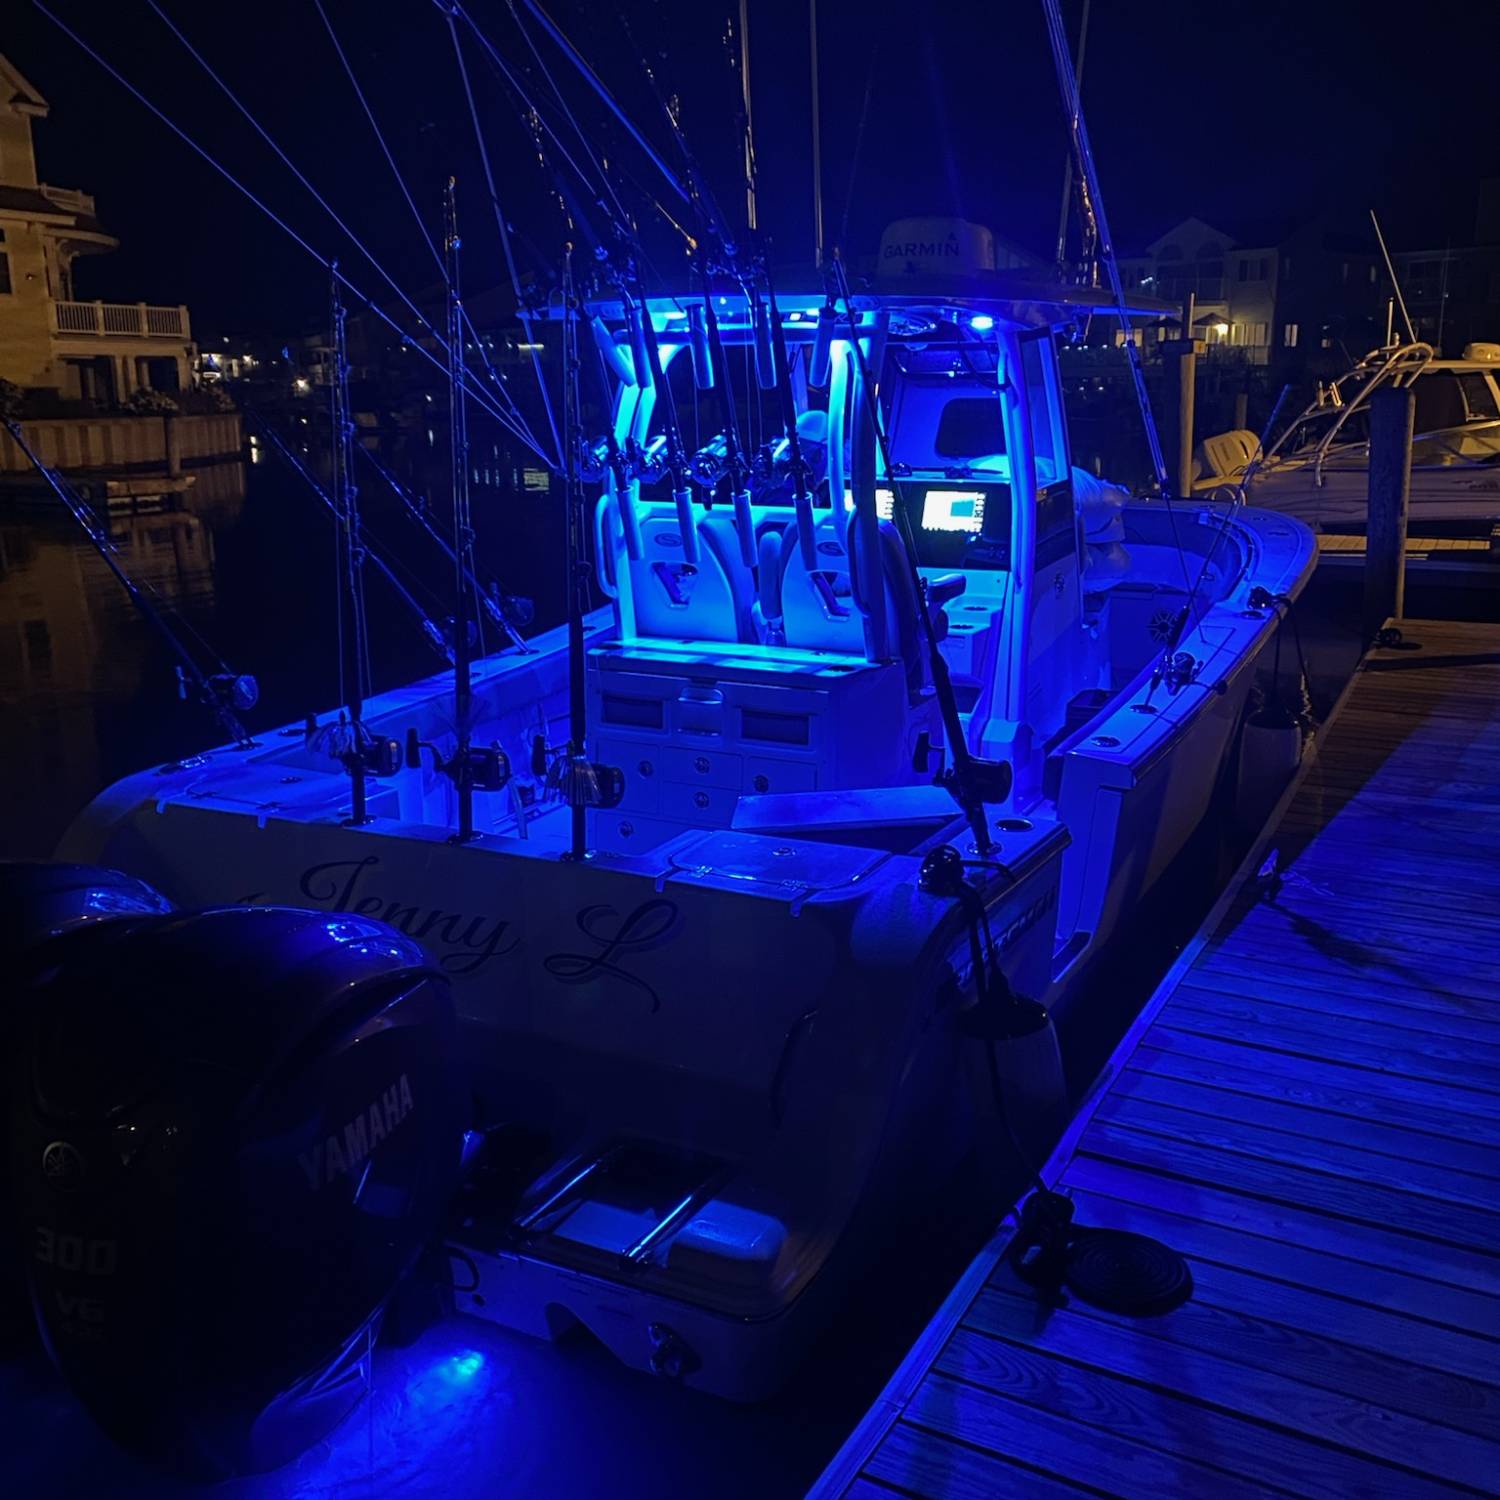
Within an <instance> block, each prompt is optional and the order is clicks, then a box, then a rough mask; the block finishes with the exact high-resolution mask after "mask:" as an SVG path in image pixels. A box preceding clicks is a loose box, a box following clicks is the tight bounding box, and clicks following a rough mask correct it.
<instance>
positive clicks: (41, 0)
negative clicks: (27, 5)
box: [32, 0, 547, 463]
mask: <svg viewBox="0 0 1500 1500" xmlns="http://www.w3.org/2000/svg"><path fill="white" fill-rule="evenodd" d="M32 5H33V6H34V7H35V8H36V10H38V11H39V12H40V13H41V14H42V15H43V16H45V17H46V18H47V20H49V21H51V22H52V24H53V25H54V26H56V27H57V29H58V30H59V31H61V32H62V33H63V35H64V36H66V37H67V38H68V39H69V40H70V41H71V42H73V44H74V45H75V46H76V47H78V49H79V50H80V51H81V52H83V53H84V54H85V55H86V56H88V57H89V58H91V59H92V60H93V61H94V62H95V63H96V64H98V66H99V67H101V68H102V69H103V70H104V71H105V72H106V73H107V74H109V76H110V77H111V78H113V79H114V81H115V82H116V83H118V84H119V85H120V87H121V88H123V89H124V90H125V91H126V93H128V94H129V95H130V96H131V97H132V98H133V99H135V101H136V102H137V103H138V104H140V105H142V106H143V107H144V108H145V109H146V110H148V111H149V112H150V113H151V114H152V115H154V116H155V117H156V119H158V120H159V121H160V122H161V123H162V124H163V125H165V126H166V127H167V129H168V130H170V131H171V132H172V134H173V135H175V136H176V137H177V138H178V140H180V141H181V142H182V143H183V144H184V145H185V146H187V147H189V148H190V149H191V150H192V151H194V152H195V153H196V154H197V155H198V156H200V157H202V158H203V160H204V161H206V162H207V163H208V165H209V166H211V167H212V168H213V169H214V170H215V171H216V172H217V173H218V174H219V175H220V176H221V177H223V178H224V180H225V181H226V182H228V183H229V184H230V185H231V186H232V187H234V188H235V189H237V190H238V191H239V192H240V193H241V194H242V195H243V196H244V197H245V198H247V199H248V200H249V201H250V202H251V203H252V204H254V205H255V207H256V208H258V209H259V210H260V211H261V212H262V213H263V214H264V215H265V216H266V217H267V218H268V219H269V220H270V221H271V222H272V223H273V224H275V225H276V227H277V228H278V229H280V230H281V231H282V233H284V234H285V235H286V236H287V237H288V238H289V239H290V240H291V241H292V242H293V243H294V244H296V245H297V246H298V247H299V248H300V249H302V250H305V251H306V252H307V254H308V255H310V256H311V257H312V258H313V259H314V260H315V261H316V262H317V263H318V264H319V265H320V266H321V267H322V268H323V269H324V270H325V271H328V272H330V274H332V266H331V262H330V260H329V258H328V257H327V256H325V255H324V254H323V253H322V252H321V251H319V250H317V249H316V248H315V247H314V246H313V245H312V244H311V243H310V242H309V241H308V240H307V239H306V238H304V237H303V236H302V235H301V234H299V233H298V232H297V231H296V230H295V229H294V228H293V227H292V226H291V224H289V223H288V222H287V221H286V219H284V218H283V217H282V216H281V215H280V214H278V213H277V212H276V211H275V210H274V209H273V208H272V207H271V206H270V205H269V204H268V203H267V202H266V201H265V199H263V198H261V197H260V196H259V195H258V194H256V193H255V192H253V191H252V190H251V189H250V188H249V187H247V186H246V185H245V183H244V182H242V181H241V180H240V179H239V178H238V177H236V176H235V175H234V173H232V172H231V171H230V170H229V168H228V167H226V166H224V164H223V163H222V162H220V161H218V160H217V159H216V158H215V157H214V156H213V155H212V154H211V153H210V152H209V151H208V149H207V148H206V147H204V146H202V145H200V144H199V143H198V142H197V141H196V140H194V139H193V137H192V136H190V135H189V134H188V133H187V131H186V130H184V129H183V128H182V127H181V126H180V125H178V124H177V122H176V121H175V120H173V119H172V118H171V117H170V116H169V115H167V113H166V112H165V111H164V110H162V109H161V108H160V107H159V106H157V105H156V104H153V103H152V101H151V100H150V99H148V98H147V97H146V95H145V94H144V93H143V92H142V91H141V90H140V89H138V88H137V87H136V86H135V85H134V84H133V83H131V82H130V80H129V79H128V78H126V77H125V75H124V74H123V73H121V72H120V70H119V69H118V68H116V67H115V66H114V65H113V64H112V63H111V62H110V61H109V60H108V59H107V58H105V56H104V55H103V54H102V53H101V52H100V51H99V50H98V49H97V48H96V47H94V46H92V45H91V44H90V43H89V42H87V41H85V40H84V38H83V37H82V36H81V35H80V34H79V33H78V32H77V31H75V30H74V29H73V28H72V27H71V26H69V25H68V23H67V22H66V21H64V20H63V19H62V17H60V16H59V15H57V13H56V12H55V11H53V10H51V9H49V8H48V6H47V5H46V4H45V0H32ZM338 278H339V283H340V285H342V286H343V287H344V288H345V290H346V291H348V292H350V293H351V294H352V295H353V296H354V297H356V298H357V299H358V300H359V302H360V303H361V305H362V306H363V307H364V308H365V309H366V310H367V311H369V312H371V313H373V314H374V315H375V316H376V317H377V318H379V319H380V321H381V322H383V323H384V324H385V325H386V326H387V327H388V328H390V329H391V330H392V332H394V333H395V334H397V335H398V336H399V337H400V340H401V343H402V346H403V347H404V348H410V349H414V350H416V352H417V353H418V354H420V355H421V356H422V357H423V358H424V359H425V360H427V362H428V363H429V364H431V365H433V366H435V367H436V368H437V369H439V370H442V371H444V372H445V373H446V369H447V366H446V365H445V363H444V362H443V361H442V360H440V359H439V358H438V357H437V356H436V355H435V354H433V352H432V351H431V350H430V349H427V348H425V347H424V346H423V345H422V344H421V343H419V342H418V341H417V340H416V339H414V338H413V337H412V336H411V335H410V334H409V333H408V332H407V331H406V330H405V329H404V328H402V327H401V325H400V324H399V323H397V322H396V320H395V319H394V318H393V317H392V316H391V315H390V314H389V313H388V312H386V311H385V309H384V308H382V307H381V306H380V305H379V304H378V303H376V302H374V301H373V300H372V299H371V298H370V297H368V296H367V295H366V294H365V293H364V292H363V291H361V290H360V288H359V287H358V286H357V285H356V284H355V283H354V282H353V281H351V280H350V279H349V277H348V276H346V275H345V274H344V273H343V272H342V271H340V272H339V273H338ZM439 342H440V343H441V342H442V340H441V339H440V340H439ZM465 388H466V389H467V390H469V392H470V395H471V397H472V399H474V400H475V401H477V402H478V403H479V405H480V406H481V407H483V408H484V410H485V411H486V412H488V413H489V415H490V416H491V417H493V418H494V420H495V421H497V422H498V423H500V425H501V426H502V427H504V428H505V429H506V430H507V431H509V432H511V433H512V435H513V436H515V437H516V438H517V439H518V440H519V441H520V442H522V443H525V444H526V446H527V447H529V448H531V449H532V451H533V452H535V454H536V455H537V457H538V458H539V459H540V460H541V461H542V462H543V463H546V462H547V456H546V454H545V453H543V452H542V451H541V449H540V448H539V447H538V446H537V445H536V443H535V442H534V441H533V440H532V439H530V438H528V437H527V436H526V435H525V433H524V432H521V431H518V430H517V429H516V427H515V425H514V423H513V422H512V421H511V419H510V418H509V417H508V416H507V415H506V413H505V412H503V411H502V410H501V409H500V408H499V407H498V406H496V405H494V404H493V403H492V402H491V400H490V399H489V397H488V395H487V394H486V393H485V392H484V391H483V389H482V388H478V387H476V386H473V385H470V384H469V382H467V381H466V382H465Z"/></svg>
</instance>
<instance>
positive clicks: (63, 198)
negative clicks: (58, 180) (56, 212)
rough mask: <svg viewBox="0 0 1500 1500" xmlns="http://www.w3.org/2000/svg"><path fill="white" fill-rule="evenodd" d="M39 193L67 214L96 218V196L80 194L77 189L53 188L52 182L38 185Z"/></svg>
mask: <svg viewBox="0 0 1500 1500" xmlns="http://www.w3.org/2000/svg"><path fill="white" fill-rule="evenodd" d="M37 191H38V192H39V193H40V194H41V195H42V197H44V198H46V199H47V200H48V201H49V202H51V203H55V204H56V205H57V206H58V207H59V208H60V209H62V210H63V211H64V212H65V213H71V214H82V215H83V216H84V217H85V218H88V219H92V218H93V217H94V195H93V194H92V193H82V192H79V190H78V189H77V188H60V187H53V186H52V184H51V183H50V182H43V183H40V184H38V186H37Z"/></svg>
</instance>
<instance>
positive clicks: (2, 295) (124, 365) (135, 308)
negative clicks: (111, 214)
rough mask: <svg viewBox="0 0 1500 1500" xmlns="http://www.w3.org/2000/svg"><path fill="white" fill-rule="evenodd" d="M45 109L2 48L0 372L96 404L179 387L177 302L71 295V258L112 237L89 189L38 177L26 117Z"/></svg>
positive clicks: (184, 343) (185, 381)
mask: <svg viewBox="0 0 1500 1500" xmlns="http://www.w3.org/2000/svg"><path fill="white" fill-rule="evenodd" d="M47 113H48V105H47V101H46V100H45V99H43V98H42V96H41V94H40V93H39V92H38V91H37V90H36V89H35V88H34V87H33V86H32V85H31V84H30V83H28V82H27V81H26V79H25V78H24V77H23V76H22V75H21V73H20V71H19V70H18V69H17V68H16V66H15V64H14V63H12V62H10V61H9V60H8V59H7V58H5V57H4V56H0V380H7V381H10V382H12V383H14V384H15V385H18V386H21V387H23V388H27V389H33V390H50V391H54V392H56V393H57V394H58V395H59V396H61V397H64V398H71V399H74V400H78V399H86V400H93V401H97V402H101V403H104V404H111V403H115V402H124V401H126V400H128V399H129V398H130V396H131V395H132V393H133V392H135V391H136V390H139V389H141V388H147V389H153V390H165V391H175V390H182V389H185V388H186V387H187V386H188V385H189V384H190V383H191V370H192V362H193V358H194V355H195V352H196V351H195V350H194V347H193V341H192V330H191V327H190V326H189V321H188V312H187V309H186V308H185V307H152V306H148V305H147V304H146V303H144V302H80V301H78V300H76V298H75V296H74V286H73V265H74V262H75V261H76V260H77V259H78V258H79V257H80V256H85V255H99V254H104V253H106V252H108V251H110V250H114V249H116V248H118V245H119V241H117V240H116V239H115V238H114V237H113V236H112V235H110V234H108V233H106V232H105V231H104V229H103V228H102V227H101V226H100V224H99V220H98V218H97V216H96V214H95V210H94V200H93V198H92V197H91V196H90V195H89V194H87V193H83V192H80V191H78V190H77V189H76V188H59V187H52V186H51V185H50V184H48V183H44V182H39V181H38V180H37V172H36V154H35V151H34V149H33V145H32V138H31V132H32V124H33V121H36V120H44V119H46V117H47Z"/></svg>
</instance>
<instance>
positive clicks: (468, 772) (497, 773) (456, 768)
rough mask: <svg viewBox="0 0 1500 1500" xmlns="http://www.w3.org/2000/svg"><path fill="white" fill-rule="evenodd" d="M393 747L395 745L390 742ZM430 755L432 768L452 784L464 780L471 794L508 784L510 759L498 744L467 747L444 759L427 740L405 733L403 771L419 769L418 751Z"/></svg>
mask: <svg viewBox="0 0 1500 1500" xmlns="http://www.w3.org/2000/svg"><path fill="white" fill-rule="evenodd" d="M392 743H393V744H394V743H395V742H394V741H392ZM424 750H426V751H427V752H428V753H429V754H430V755H431V756H432V766H433V769H434V770H435V771H437V772H439V773H440V774H441V775H444V776H446V777H447V778H448V779H449V780H450V781H452V782H454V783H455V784H456V783H458V782H459V781H464V782H466V783H467V784H468V786H469V788H470V789H471V790H472V791H476V792H499V791H503V790H504V789H505V787H506V784H507V783H508V782H509V781H510V777H511V770H510V756H508V755H507V754H506V753H505V751H503V750H502V749H501V748H500V746H499V745H468V746H465V747H463V748H461V749H455V750H454V752H453V754H452V755H450V756H446V757H445V756H444V755H443V753H442V751H441V750H439V749H438V747H437V746H436V745H434V744H433V743H432V741H431V740H424V739H422V738H421V737H420V736H419V735H418V734H417V731H416V730H415V729H408V730H407V731H406V757H405V759H406V768H407V770H409V771H420V770H421V769H422V752H423V751H424Z"/></svg>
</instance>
